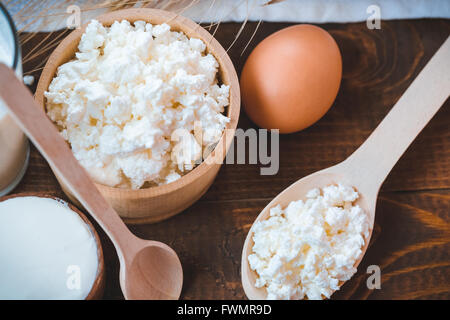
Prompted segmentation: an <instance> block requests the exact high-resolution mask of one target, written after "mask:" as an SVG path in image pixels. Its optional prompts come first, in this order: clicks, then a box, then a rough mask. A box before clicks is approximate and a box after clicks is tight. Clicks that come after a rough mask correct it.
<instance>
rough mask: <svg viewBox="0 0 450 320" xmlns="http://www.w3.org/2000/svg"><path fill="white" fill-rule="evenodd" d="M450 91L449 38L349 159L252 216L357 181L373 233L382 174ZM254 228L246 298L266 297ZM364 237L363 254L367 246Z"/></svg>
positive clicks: (245, 257)
mask: <svg viewBox="0 0 450 320" xmlns="http://www.w3.org/2000/svg"><path fill="white" fill-rule="evenodd" d="M449 94H450V38H448V39H447V40H446V41H445V42H444V44H443V45H442V47H441V48H440V49H439V50H438V51H437V52H436V53H435V55H434V56H433V58H431V60H430V61H429V62H428V64H427V65H426V66H425V68H424V69H423V70H422V71H421V72H420V74H419V75H418V76H417V78H416V79H415V80H414V81H413V83H412V84H411V86H410V87H409V88H408V89H407V90H406V92H405V93H404V94H403V96H402V97H401V98H400V100H398V102H397V103H396V104H395V106H394V107H393V108H392V110H391V111H390V112H389V114H388V115H387V116H386V117H385V118H384V119H383V121H382V122H381V123H380V124H379V125H378V127H377V128H376V129H375V131H374V132H373V133H372V134H371V135H370V137H369V138H368V139H367V140H366V142H364V143H363V144H362V145H361V146H360V147H359V149H358V150H356V151H355V152H354V153H353V154H352V155H351V156H350V157H349V158H347V160H345V161H344V162H341V163H339V164H337V165H335V166H333V167H331V168H328V169H324V170H322V171H319V172H316V173H313V174H311V175H309V176H307V177H305V178H302V179H300V180H298V181H297V182H295V183H294V184H292V185H291V186H289V187H288V188H287V189H286V190H284V191H283V192H281V193H280V194H279V195H278V196H276V197H275V198H274V199H273V200H272V201H271V202H270V203H269V204H268V205H267V206H266V207H265V208H264V209H263V211H262V212H261V213H260V214H259V216H258V217H257V218H256V221H261V220H264V219H267V218H268V216H269V211H270V208H272V207H274V206H276V205H278V204H280V205H281V206H282V207H286V206H287V205H288V204H289V203H290V202H291V201H294V200H298V199H301V198H302V197H303V199H304V196H305V195H306V193H307V192H308V191H309V190H311V189H313V188H323V187H325V186H327V185H331V184H337V183H343V184H346V185H350V186H353V187H355V188H356V189H357V190H358V192H359V194H360V198H359V199H358V204H359V206H360V207H361V208H362V209H364V211H365V212H366V214H368V215H369V221H370V224H371V227H370V234H372V229H373V223H374V219H375V205H376V201H377V196H378V190H379V189H380V187H381V185H382V183H383V181H384V179H385V178H386V176H387V175H388V174H389V172H390V171H391V169H392V168H393V167H394V165H395V164H396V163H397V161H398V159H400V157H401V155H402V154H403V153H404V152H405V150H406V149H407V148H408V146H409V145H410V144H411V142H412V141H414V139H415V138H416V136H417V135H418V134H419V132H420V131H422V129H423V128H424V127H425V125H426V124H427V123H428V121H430V119H431V118H432V117H433V115H434V114H435V113H436V112H437V111H438V110H439V108H440V107H441V106H442V105H443V104H444V102H445V101H446V100H447V98H448V97H449ZM252 236H253V228H251V229H250V231H249V233H248V235H247V238H246V240H245V244H244V249H243V252H242V266H241V272H242V285H243V287H244V291H245V293H246V295H247V297H248V298H249V299H265V298H266V295H267V294H266V290H265V288H256V287H255V281H256V278H257V275H256V273H255V272H254V271H252V270H251V269H250V266H249V263H248V256H249V254H251V253H252V248H253V245H254V243H253V239H252ZM368 244H369V239H367V240H366V243H365V246H364V248H362V254H361V256H360V258H359V259H358V261H356V264H355V267H357V266H358V265H359V263H360V262H361V259H362V257H363V256H364V253H365V252H366V250H367V246H368Z"/></svg>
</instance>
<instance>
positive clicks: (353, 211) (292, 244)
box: [248, 185, 369, 300]
mask: <svg viewBox="0 0 450 320" xmlns="http://www.w3.org/2000/svg"><path fill="white" fill-rule="evenodd" d="M306 198H307V199H306V201H302V200H298V201H292V202H291V203H289V205H288V206H287V207H286V208H281V206H280V205H278V206H276V207H273V208H272V209H270V217H269V218H268V219H267V220H263V221H259V222H257V223H255V225H254V226H253V241H254V246H253V248H252V251H253V252H252V254H251V255H249V256H248V261H249V264H250V268H251V269H252V270H254V271H256V273H257V275H258V278H257V280H256V284H255V286H256V287H257V288H265V289H266V290H267V298H268V299H285V300H287V299H303V298H306V297H307V298H308V299H323V298H324V297H325V298H329V297H330V296H331V295H332V294H333V292H334V291H336V290H339V285H340V284H339V282H340V281H346V280H348V279H350V278H351V277H352V276H353V274H354V273H355V272H356V268H355V267H354V265H355V263H356V261H357V260H358V259H359V258H360V256H361V254H362V248H363V247H364V245H365V241H367V240H368V239H369V221H368V217H367V215H366V214H365V212H364V211H363V210H362V209H361V208H360V207H359V206H358V205H356V204H354V202H355V201H356V200H357V198H358V193H357V192H356V191H355V190H353V188H352V187H348V186H344V185H337V186H335V185H331V186H327V187H325V188H323V189H313V190H311V191H310V192H308V194H307V195H306Z"/></svg>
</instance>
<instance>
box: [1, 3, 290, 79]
mask: <svg viewBox="0 0 450 320" xmlns="http://www.w3.org/2000/svg"><path fill="white" fill-rule="evenodd" d="M200 1H210V2H211V4H210V6H209V7H208V10H213V9H214V6H215V4H216V3H218V2H220V1H229V0H105V1H101V2H100V1H98V2H96V3H95V4H86V5H84V6H80V11H81V12H88V11H91V10H97V9H106V10H108V11H115V10H120V9H126V8H131V7H136V6H137V7H150V8H157V9H163V10H169V11H173V12H176V13H178V14H183V12H184V11H185V10H187V9H189V8H191V7H192V6H194V5H196V4H198V3H199V2H200ZM282 1H284V0H267V1H266V2H265V3H263V5H264V6H270V5H273V4H276V3H279V2H282ZM15 2H16V1H14V0H6V1H3V3H4V4H5V5H6V7H7V8H8V7H9V6H12V5H14V3H15ZM244 3H246V5H247V17H246V19H245V20H244V21H243V22H242V25H241V27H240V28H239V30H238V32H237V33H236V35H235V37H234V39H233V41H232V42H231V44H230V45H229V46H228V48H227V50H230V49H231V48H232V47H233V45H234V44H235V43H236V41H237V40H238V39H239V37H240V36H241V35H242V32H243V30H244V28H245V27H246V25H247V22H248V14H249V12H251V10H252V9H253V8H254V7H249V0H241V2H239V3H238V4H235V7H234V8H231V10H230V12H231V11H232V10H234V9H236V6H239V5H242V4H244ZM71 4H72V1H70V0H61V1H58V2H56V1H51V0H50V1H48V0H47V1H45V0H44V1H40V0H31V1H25V4H24V5H23V7H22V8H21V9H20V11H19V12H17V13H16V14H15V15H14V17H13V18H14V20H15V21H16V22H18V23H19V24H20V25H23V27H22V28H21V29H20V30H18V31H19V34H20V43H21V45H24V44H26V43H28V42H29V41H31V40H33V39H34V38H35V37H36V35H37V34H38V32H25V30H26V29H27V28H29V27H30V26H34V28H35V29H37V30H43V29H45V26H46V23H48V22H47V20H48V19H46V18H50V17H51V18H52V20H53V22H54V21H55V20H57V19H58V17H59V18H60V19H61V20H60V21H58V22H63V21H64V19H66V18H67V13H66V9H67V7H69V6H70V5H71ZM253 4H255V2H253ZM38 10H39V12H38V13H37V12H36V11H38ZM24 23H26V24H25V25H24ZM261 23H262V21H259V22H258V24H257V25H256V28H255V30H254V32H253V34H252V36H251V37H250V39H248V41H247V44H246V45H245V46H244V48H243V50H242V52H241V55H242V54H243V53H244V52H245V50H246V49H247V48H248V46H249V44H250V42H251V41H252V39H253V38H254V36H255V35H256V33H257V31H258V29H259V27H260V25H261ZM220 24H221V21H215V22H211V23H210V24H209V25H207V26H205V28H206V29H208V30H209V31H210V32H211V30H212V29H213V28H214V30H213V31H212V35H213V36H214V35H215V34H216V33H217V32H218V29H219V27H220ZM66 31H67V30H66ZM54 34H55V32H53V31H51V32H48V33H47V34H46V35H45V36H44V37H43V38H42V40H40V41H39V43H38V44H37V45H36V46H35V47H34V48H33V49H31V50H30V51H29V52H27V54H26V55H25V56H24V57H23V62H24V63H27V62H29V61H31V60H33V59H36V58H37V57H40V56H42V61H40V63H39V64H38V65H36V66H35V68H34V69H33V70H29V71H28V70H26V72H25V74H32V73H34V72H36V71H39V70H40V69H42V67H43V66H44V64H45V62H46V59H47V57H48V52H49V51H50V50H51V49H53V48H55V47H56V46H57V45H58V44H59V42H60V41H61V40H62V38H63V37H64V36H65V35H66V34H67V32H59V33H58V34H57V35H56V36H55V37H53V36H54ZM50 39H51V40H50Z"/></svg>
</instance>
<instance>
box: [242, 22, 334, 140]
mask: <svg viewBox="0 0 450 320" xmlns="http://www.w3.org/2000/svg"><path fill="white" fill-rule="evenodd" d="M341 77H342V58H341V53H340V51H339V48H338V46H337V44H336V42H335V41H334V39H333V37H332V36H331V35H330V34H329V33H328V32H326V31H325V30H323V29H321V28H319V27H316V26H312V25H307V24H303V25H295V26H292V27H288V28H285V29H282V30H280V31H278V32H276V33H274V34H272V35H270V36H269V37H267V38H266V39H264V40H263V41H262V42H261V43H260V44H258V46H257V47H256V48H255V49H254V50H253V52H252V53H251V54H250V56H249V58H248V59H247V61H246V63H245V66H244V69H243V70H242V74H241V92H242V101H243V105H244V108H245V110H246V112H247V114H248V116H249V117H250V119H251V120H252V121H253V122H255V123H256V124H257V125H258V126H260V127H262V128H266V129H280V132H281V133H291V132H295V131H299V130H302V129H304V128H306V127H309V126H310V125H312V124H313V123H315V122H316V121H318V120H319V119H320V118H321V117H322V116H323V115H324V114H325V113H326V112H327V111H328V109H329V108H330V107H331V105H332V104H333V101H334V99H335V98H336V95H337V93H338V90H339V85H340V82H341Z"/></svg>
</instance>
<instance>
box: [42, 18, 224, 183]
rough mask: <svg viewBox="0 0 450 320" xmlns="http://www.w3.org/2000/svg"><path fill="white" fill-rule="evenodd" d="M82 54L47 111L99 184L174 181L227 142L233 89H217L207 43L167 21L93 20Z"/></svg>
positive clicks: (54, 86) (55, 84) (55, 88)
mask: <svg viewBox="0 0 450 320" xmlns="http://www.w3.org/2000/svg"><path fill="white" fill-rule="evenodd" d="M78 50H79V52H77V53H76V57H75V59H74V60H72V61H70V62H68V63H66V64H63V65H62V66H60V67H59V68H58V72H57V76H56V77H55V78H54V79H53V81H52V82H51V84H50V86H49V88H48V91H47V92H45V97H46V99H47V104H46V107H47V113H48V116H49V117H50V118H51V119H52V120H53V121H54V122H55V123H56V124H57V126H58V127H59V129H60V131H61V134H62V135H63V137H64V138H65V139H66V140H67V141H68V142H69V143H70V145H71V147H72V151H73V153H74V155H75V157H76V158H77V159H78V161H80V163H81V165H82V166H83V167H84V168H85V169H86V170H87V171H88V172H89V173H90V175H91V176H92V178H93V179H94V180H95V181H96V182H98V183H101V184H104V185H108V186H112V187H123V188H133V189H138V188H141V187H142V186H144V184H146V183H147V185H160V184H165V183H169V182H171V181H174V180H176V179H178V178H180V176H181V175H182V174H183V173H185V172H187V171H189V170H191V169H193V167H194V166H195V165H196V164H197V163H198V161H199V159H201V156H202V153H204V152H205V150H210V149H211V148H210V146H211V145H213V144H214V143H216V142H218V141H219V139H220V137H221V136H222V133H223V130H224V128H225V126H226V124H227V122H228V121H229V118H227V117H226V116H225V115H223V114H222V113H223V112H224V110H225V107H226V106H227V105H228V103H229V99H228V96H229V87H228V86H226V85H219V83H218V79H217V72H218V67H219V65H218V62H217V61H216V59H215V58H214V57H213V56H212V55H211V54H208V53H207V52H206V45H205V44H204V43H203V41H201V40H199V39H195V38H190V39H189V38H188V37H187V36H186V35H185V34H183V33H181V32H174V31H170V27H169V26H168V25H167V24H161V25H151V24H149V23H145V22H143V21H137V22H135V23H134V24H133V25H132V24H130V23H129V22H128V21H121V22H117V21H116V22H114V24H113V25H112V26H111V27H104V26H102V25H101V24H100V23H99V22H98V21H95V20H93V21H92V22H91V23H90V24H89V25H88V26H87V28H86V31H85V33H84V34H83V36H82V38H81V41H80V44H79V46H78ZM194 128H197V129H198V128H200V129H198V130H195V131H194ZM180 130H181V131H182V132H184V133H186V134H184V135H180V134H179V132H180ZM180 136H182V138H180Z"/></svg>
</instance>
